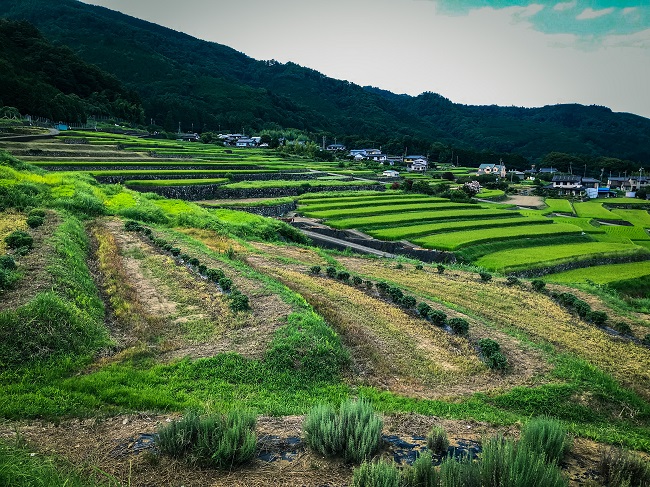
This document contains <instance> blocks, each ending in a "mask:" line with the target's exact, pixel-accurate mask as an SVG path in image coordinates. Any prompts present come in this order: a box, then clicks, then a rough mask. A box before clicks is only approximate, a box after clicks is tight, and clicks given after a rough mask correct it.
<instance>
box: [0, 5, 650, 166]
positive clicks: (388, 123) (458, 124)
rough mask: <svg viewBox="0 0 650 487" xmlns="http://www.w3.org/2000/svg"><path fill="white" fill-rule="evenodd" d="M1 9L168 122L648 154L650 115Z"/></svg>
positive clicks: (126, 25)
mask: <svg viewBox="0 0 650 487" xmlns="http://www.w3.org/2000/svg"><path fill="white" fill-rule="evenodd" d="M0 15H1V16H4V17H7V18H12V19H23V20H27V21H29V22H31V23H33V24H34V25H36V26H37V27H38V28H39V29H40V30H41V31H42V32H43V33H44V35H45V36H46V37H47V38H49V39H51V40H52V41H54V42H57V43H60V44H65V45H67V46H69V47H70V48H71V49H73V50H74V52H76V53H78V54H79V55H80V56H81V57H82V58H83V59H84V60H86V61H87V62H90V63H94V64H97V65H98V66H100V67H101V68H102V69H105V70H106V71H108V72H110V73H112V74H114V75H115V76H117V77H118V78H119V79H120V80H122V81H123V82H124V83H125V84H126V86H128V87H129V88H130V89H133V90H135V91H137V92H138V93H139V94H140V96H141V97H142V100H143V104H144V107H145V110H146V117H147V118H149V119H153V120H155V122H156V124H158V125H161V126H164V127H165V128H166V129H167V130H174V131H175V130H176V129H177V127H178V122H181V124H182V126H183V127H184V128H189V127H190V126H191V125H192V124H194V127H199V128H200V129H205V130H219V129H222V130H231V131H240V130H241V129H242V128H245V129H255V130H260V129H265V128H266V129H275V128H278V127H284V128H289V127H291V128H298V129H301V130H305V131H309V132H312V133H314V134H315V135H316V136H318V137H320V136H321V135H328V136H329V137H335V136H336V137H338V138H339V141H344V142H346V143H347V144H348V145H382V147H383V148H384V150H385V151H387V152H393V153H401V152H402V151H403V150H404V148H405V147H408V148H409V151H416V152H422V153H426V152H428V153H430V154H431V155H432V157H434V158H436V159H438V158H439V159H440V160H443V161H445V160H450V158H451V151H452V149H454V156H455V157H456V156H457V157H458V158H459V159H458V162H459V163H460V164H465V165H473V164H476V163H477V162H485V161H484V159H486V160H488V159H489V160H490V161H492V159H495V158H498V157H503V156H504V154H506V153H512V154H514V155H515V156H509V157H508V156H505V158H506V162H507V163H508V165H509V166H511V167H519V168H521V169H523V168H524V167H526V166H527V165H528V164H529V163H530V162H539V161H540V160H541V159H542V158H543V157H544V156H545V155H546V154H548V153H550V152H560V153H569V154H582V155H584V156H585V158H586V160H587V163H588V164H589V165H590V166H591V170H592V172H596V171H598V170H599V169H600V167H602V166H601V165H600V162H599V161H598V160H597V158H598V157H601V156H607V157H614V158H619V159H624V160H630V161H632V162H629V163H617V166H616V168H618V170H621V171H622V170H626V169H627V168H628V167H630V168H632V167H635V168H636V166H638V163H643V162H644V161H647V160H648V158H649V157H650V149H648V147H650V135H649V134H650V120H648V119H645V118H643V117H639V116H636V115H631V114H619V113H612V112H611V110H609V109H607V108H604V107H586V106H581V105H558V106H548V107H543V108H534V109H524V108H516V107H508V108H505V107H497V106H489V107H483V106H464V105H459V104H454V103H452V102H451V101H450V100H447V99H445V98H444V97H442V96H440V95H437V94H433V93H424V94H422V95H420V96H417V97H411V96H404V95H394V94H392V93H388V92H385V91H382V90H378V89H372V88H362V87H360V86H357V85H354V84H351V83H348V82H345V81H339V80H334V79H331V78H328V77H326V76H324V75H322V74H320V73H318V72H316V71H313V70H310V69H306V68H303V67H300V66H298V65H296V64H293V63H287V64H281V63H277V62H273V61H256V60H254V59H251V58H249V57H247V56H246V55H245V54H242V53H240V52H237V51H235V50H234V49H231V48H229V47H226V46H222V45H219V44H216V43H210V42H205V41H202V40H198V39H194V38H192V37H190V36H188V35H185V34H182V33H179V32H175V31H172V30H170V29H166V28H163V27H160V26H157V25H155V24H151V23H148V22H145V21H142V20H138V19H134V18H131V17H128V16H125V15H123V14H120V13H117V12H112V11H110V10H107V9H104V8H101V7H94V6H90V5H86V4H82V3H79V2H77V1H75V0H62V1H60V2H56V3H52V2H48V1H46V0H5V1H3V2H2V4H1V5H0ZM5 103H8V102H7V101H5ZM455 157H454V159H455ZM529 159H530V160H529ZM637 169H638V168H637Z"/></svg>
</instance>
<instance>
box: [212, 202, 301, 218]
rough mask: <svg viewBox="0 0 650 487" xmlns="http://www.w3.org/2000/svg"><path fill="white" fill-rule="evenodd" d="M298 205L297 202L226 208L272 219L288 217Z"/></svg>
mask: <svg viewBox="0 0 650 487" xmlns="http://www.w3.org/2000/svg"><path fill="white" fill-rule="evenodd" d="M297 207H298V205H297V204H296V202H295V201H293V202H291V203H282V204H279V205H272V206H271V205H268V206H225V207H224V208H227V209H229V210H237V211H245V212H247V213H253V214H255V215H260V216H268V217H271V218H278V217H281V216H284V215H286V214H287V213H289V212H290V211H294V210H295V209H296V208H297Z"/></svg>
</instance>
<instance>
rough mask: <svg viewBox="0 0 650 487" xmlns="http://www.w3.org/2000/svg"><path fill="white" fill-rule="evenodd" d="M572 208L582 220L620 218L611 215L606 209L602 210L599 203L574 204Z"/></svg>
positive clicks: (613, 214) (601, 205)
mask: <svg viewBox="0 0 650 487" xmlns="http://www.w3.org/2000/svg"><path fill="white" fill-rule="evenodd" d="M573 207H574V208H575V210H576V213H577V215H578V216H579V217H582V218H597V219H601V220H620V217H619V216H617V215H616V214H615V213H612V212H611V211H609V210H608V209H606V208H603V203H602V202H600V201H585V202H583V203H574V204H573Z"/></svg>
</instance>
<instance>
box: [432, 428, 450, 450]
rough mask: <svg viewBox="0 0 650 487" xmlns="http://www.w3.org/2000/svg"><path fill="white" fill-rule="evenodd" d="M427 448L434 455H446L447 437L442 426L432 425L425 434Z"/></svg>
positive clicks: (447, 447)
mask: <svg viewBox="0 0 650 487" xmlns="http://www.w3.org/2000/svg"><path fill="white" fill-rule="evenodd" d="M427 448H428V449H429V450H431V452H432V453H433V454H434V455H446V454H447V450H448V449H449V438H448V437H447V432H446V431H445V429H444V428H443V427H442V426H434V427H433V428H431V431H429V434H428V435H427Z"/></svg>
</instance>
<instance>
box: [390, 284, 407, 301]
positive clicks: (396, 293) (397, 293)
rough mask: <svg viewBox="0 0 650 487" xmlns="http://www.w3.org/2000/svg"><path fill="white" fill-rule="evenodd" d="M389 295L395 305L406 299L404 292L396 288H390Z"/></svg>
mask: <svg viewBox="0 0 650 487" xmlns="http://www.w3.org/2000/svg"><path fill="white" fill-rule="evenodd" d="M388 295H389V296H390V299H392V300H393V302H395V303H400V302H401V301H402V298H403V297H404V293H403V292H402V290H401V289H400V288H398V287H395V286H389V287H388Z"/></svg>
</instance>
